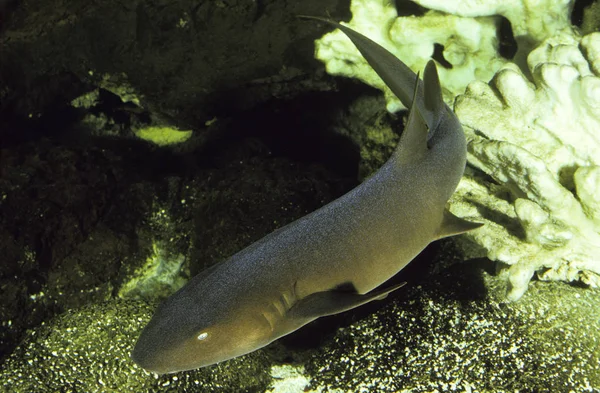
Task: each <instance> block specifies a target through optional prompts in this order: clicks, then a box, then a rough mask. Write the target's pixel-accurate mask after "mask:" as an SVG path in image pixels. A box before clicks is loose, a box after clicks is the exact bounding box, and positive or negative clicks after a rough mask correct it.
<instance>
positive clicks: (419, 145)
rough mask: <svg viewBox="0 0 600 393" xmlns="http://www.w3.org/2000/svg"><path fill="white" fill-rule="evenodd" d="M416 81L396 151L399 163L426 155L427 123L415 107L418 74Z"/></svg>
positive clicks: (417, 91) (412, 160)
mask: <svg viewBox="0 0 600 393" xmlns="http://www.w3.org/2000/svg"><path fill="white" fill-rule="evenodd" d="M416 79H417V81H416V82H415V84H414V91H413V99H412V104H411V106H410V112H409V113H408V120H407V121H406V127H404V132H402V136H400V142H398V148H397V149H396V153H395V155H396V159H397V160H398V161H399V162H400V163H406V162H414V161H416V160H419V159H421V158H422V157H424V156H425V154H426V153H427V131H428V127H427V123H426V122H425V120H424V119H423V116H421V112H420V111H419V107H418V106H417V105H416V100H417V96H418V94H419V74H418V73H417V75H416Z"/></svg>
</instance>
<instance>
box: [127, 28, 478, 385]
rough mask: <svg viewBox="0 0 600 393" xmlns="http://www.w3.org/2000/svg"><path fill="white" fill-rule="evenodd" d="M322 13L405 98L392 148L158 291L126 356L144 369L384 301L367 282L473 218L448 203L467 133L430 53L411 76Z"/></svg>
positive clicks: (197, 360) (230, 353) (180, 364)
mask: <svg viewBox="0 0 600 393" xmlns="http://www.w3.org/2000/svg"><path fill="white" fill-rule="evenodd" d="M313 19H314V18H313ZM317 19H318V18H317ZM319 20H322V21H324V22H327V23H330V24H332V25H334V26H336V27H338V28H340V29H342V31H344V32H345V33H346V34H347V35H348V36H349V37H350V38H351V39H352V41H353V42H354V43H355V44H356V46H357V47H358V48H359V50H360V51H361V52H362V53H363V56H365V58H366V59H367V61H369V63H370V64H371V65H372V66H373V68H374V69H375V70H376V71H377V72H378V74H379V75H380V76H381V77H382V79H383V80H384V82H385V83H386V84H387V85H388V86H390V88H391V89H392V91H394V93H395V94H396V95H397V96H398V97H399V98H400V99H401V100H402V102H403V103H404V104H405V105H406V106H407V107H410V113H409V117H408V122H407V125H406V127H405V130H404V132H403V134H402V136H401V138H400V142H399V144H398V147H397V149H396V151H395V152H394V153H393V155H392V157H391V158H390V159H389V160H388V161H387V162H386V163H385V164H384V165H383V167H381V168H380V169H379V171H377V172H376V173H375V174H374V175H373V176H371V177H370V178H369V179H367V180H366V181H364V182H363V183H362V184H361V185H359V186H358V187H356V188H355V189H353V190H352V191H350V192H348V193H347V194H345V195H344V196H342V197H340V198H339V199H337V200H335V201H333V202H331V203H329V204H328V205H326V206H324V207H322V208H320V209H318V210H316V211H314V212H312V213H310V214H308V215H306V216H304V217H302V218H301V219H299V220H297V221H294V222H292V223H291V224H289V225H287V226H285V227H283V228H280V229H278V230H276V231H275V232H273V233H271V234H269V235H267V236H265V237H264V238H262V239H261V240H259V241H257V242H256V243H254V244H252V245H250V246H249V247H247V248H245V249H243V250H242V251H240V252H238V253H237V254H235V255H233V256H232V257H231V258H230V259H228V260H226V261H223V262H221V263H219V264H218V265H216V266H214V267H213V268H210V269H208V271H205V272H202V273H200V274H199V275H197V276H195V277H194V278H192V279H191V280H190V281H189V282H188V284H187V285H186V286H184V287H183V288H182V289H180V290H179V291H178V292H176V293H175V294H173V295H172V296H171V297H169V298H168V299H167V300H165V301H164V302H163V303H162V304H161V305H160V306H159V307H158V309H157V310H156V312H155V314H154V316H153V317H152V319H151V320H150V322H149V323H148V325H147V326H146V327H145V328H144V330H143V332H142V333H141V336H140V338H139V340H138V342H137V344H136V346H135V349H134V350H133V353H132V358H133V360H134V361H135V363H137V364H138V365H139V366H141V367H142V368H144V369H146V370H148V371H152V372H155V373H158V374H163V373H173V372H177V371H183V370H190V369H195V368H199V367H204V366H208V365H211V364H215V363H218V362H221V361H224V360H228V359H231V358H234V357H237V356H240V355H243V354H246V353H249V352H252V351H254V350H257V349H259V348H261V347H263V346H265V345H267V344H269V343H271V342H273V341H274V340H276V339H278V338H279V337H282V336H284V335H287V334H289V333H291V332H293V331H295V330H296V329H298V328H300V327H302V326H303V325H305V324H307V323H309V322H311V321H313V320H315V319H316V318H319V317H321V316H325V315H331V314H336V313H339V312H342V311H346V310H349V309H352V308H354V307H357V306H360V305H362V304H365V303H367V302H370V301H372V300H376V299H381V298H383V297H385V296H386V295H387V294H388V293H390V292H392V291H394V290H396V289H397V288H399V287H400V286H402V284H400V285H396V286H392V287H387V288H384V289H376V288H377V287H379V286H380V285H381V284H382V283H384V282H385V281H387V280H388V279H389V278H390V277H392V276H393V275H395V274H396V273H397V272H398V271H400V270H401V269H402V268H403V267H404V266H406V265H407V264H408V263H409V262H410V261H411V260H412V259H413V258H414V257H415V256H416V255H417V254H418V253H419V252H420V251H422V250H423V249H424V248H425V247H426V246H427V245H428V244H429V243H430V242H432V241H434V240H437V239H440V238H443V237H446V236H451V235H455V234H458V233H462V232H466V231H468V230H471V229H475V228H477V227H479V226H480V224H475V223H470V222H467V221H464V220H462V219H460V218H458V217H455V216H453V215H452V214H451V213H449V212H448V211H446V210H445V205H446V202H447V201H448V199H449V198H450V195H451V194H452V193H453V192H454V190H455V189H456V186H457V184H458V182H459V180H460V178H461V177H462V174H463V171H464V167H465V163H466V142H465V137H464V134H463V131H462V127H461V125H460V123H459V121H458V119H457V118H456V116H455V115H454V113H453V112H452V111H451V110H450V108H448V106H446V105H445V104H444V102H443V101H442V95H441V88H440V84H439V80H438V76H437V70H436V66H435V64H434V62H433V61H430V62H429V63H428V64H427V67H426V68H425V72H424V75H423V76H424V82H423V81H420V80H419V79H418V76H417V75H415V73H414V72H412V71H411V70H410V69H409V68H408V67H407V66H406V65H404V64H403V63H402V62H401V61H400V60H398V59H396V58H395V57H394V56H393V55H392V54H390V53H389V52H387V51H386V50H385V49H383V48H382V47H381V46H379V45H378V44H376V43H375V42H373V41H371V40H369V39H368V38H366V37H364V36H362V35H360V34H358V33H357V32H355V31H353V30H351V29H349V28H347V27H344V26H341V25H339V24H337V23H334V22H330V21H327V20H324V19H319ZM415 81H418V83H415ZM428 134H429V135H428Z"/></svg>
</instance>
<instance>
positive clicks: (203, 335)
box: [197, 332, 208, 341]
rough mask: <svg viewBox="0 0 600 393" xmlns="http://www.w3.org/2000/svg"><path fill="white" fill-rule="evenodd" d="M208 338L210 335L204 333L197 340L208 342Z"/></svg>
mask: <svg viewBox="0 0 600 393" xmlns="http://www.w3.org/2000/svg"><path fill="white" fill-rule="evenodd" d="M207 337H208V333H206V332H202V333H200V334H199V335H198V337H197V339H198V340H200V341H202V340H206V338H207Z"/></svg>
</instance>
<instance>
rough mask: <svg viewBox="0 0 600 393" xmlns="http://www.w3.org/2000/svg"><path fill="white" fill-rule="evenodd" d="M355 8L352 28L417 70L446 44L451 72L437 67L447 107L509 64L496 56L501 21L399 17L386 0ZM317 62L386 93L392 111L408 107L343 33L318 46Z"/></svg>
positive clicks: (361, 2)
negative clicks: (469, 86) (472, 85)
mask: <svg viewBox="0 0 600 393" xmlns="http://www.w3.org/2000/svg"><path fill="white" fill-rule="evenodd" d="M350 9H351V11H352V15H353V17H352V20H351V21H350V22H349V23H347V24H346V25H347V26H349V27H351V28H353V29H355V30H357V31H359V32H361V33H362V34H365V35H367V36H368V37H369V38H371V39H372V40H374V41H376V42H377V43H379V44H380V45H382V46H383V47H385V48H386V49H387V50H389V51H390V52H392V53H393V54H395V55H396V56H397V57H398V58H400V59H401V60H402V61H403V62H404V63H406V65H408V66H409V67H410V68H412V69H413V70H414V71H419V70H422V69H423V68H424V67H425V64H426V63H427V61H428V60H429V59H430V58H431V56H432V54H433V53H434V47H435V45H442V46H443V48H444V50H443V56H444V59H445V60H446V61H447V62H448V63H449V67H447V68H444V67H438V72H439V74H440V79H441V82H442V86H443V88H444V99H445V100H446V102H448V103H451V102H452V100H453V99H454V97H455V96H456V95H457V94H460V93H462V92H463V91H464V89H465V87H466V86H467V84H468V83H469V82H471V81H472V80H473V79H482V80H489V79H490V78H491V77H492V76H493V75H494V72H495V71H496V70H497V69H499V68H500V67H501V66H502V65H503V64H504V63H505V62H506V60H504V59H502V58H501V57H500V55H498V51H497V41H498V39H497V23H498V21H499V19H498V18H496V17H482V18H477V19H475V18H465V17H461V16H456V15H448V14H443V13H441V12H436V11H430V12H428V13H426V14H425V15H423V16H421V17H412V16H411V17H398V12H397V10H396V6H395V5H394V3H393V2H389V1H384V0H377V1H369V0H354V1H353V2H352V5H351V6H350ZM316 57H317V58H318V59H319V60H321V61H323V62H324V63H325V65H326V67H327V72H328V73H330V74H332V75H343V76H347V77H352V78H357V79H360V80H361V81H363V82H365V83H367V84H368V85H371V86H373V87H376V88H378V89H380V90H383V91H384V93H385V97H386V101H387V103H388V105H387V108H388V110H389V111H390V112H395V111H397V110H398V109H402V108H404V106H402V104H401V103H400V101H399V100H398V99H397V98H396V97H395V96H394V95H393V94H392V93H391V91H389V89H388V88H387V87H386V86H385V85H384V83H383V82H382V81H381V79H380V78H379V77H378V76H377V74H375V72H374V71H373V70H372V68H371V67H369V65H368V64H367V62H366V61H365V60H364V59H363V58H362V56H361V55H360V54H359V53H358V50H357V49H356V48H355V47H354V45H352V43H351V42H350V40H349V39H348V38H346V36H344V34H343V33H342V32H341V31H339V30H336V31H333V32H331V33H329V34H326V35H325V36H323V37H322V38H321V39H319V40H317V41H316Z"/></svg>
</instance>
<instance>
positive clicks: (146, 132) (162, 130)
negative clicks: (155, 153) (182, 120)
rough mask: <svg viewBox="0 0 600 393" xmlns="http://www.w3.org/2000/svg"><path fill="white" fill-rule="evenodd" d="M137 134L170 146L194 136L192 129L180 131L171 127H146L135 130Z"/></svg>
mask: <svg viewBox="0 0 600 393" xmlns="http://www.w3.org/2000/svg"><path fill="white" fill-rule="evenodd" d="M135 135H137V136H138V138H141V139H144V140H146V141H150V142H152V143H154V144H156V145H159V146H168V145H174V144H177V143H181V142H185V141H187V140H188V139H189V138H190V137H191V136H192V131H191V130H186V131H180V130H178V129H176V128H171V127H144V128H140V129H139V130H137V131H135Z"/></svg>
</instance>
